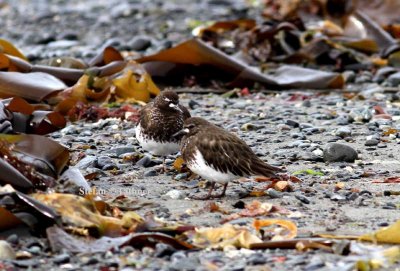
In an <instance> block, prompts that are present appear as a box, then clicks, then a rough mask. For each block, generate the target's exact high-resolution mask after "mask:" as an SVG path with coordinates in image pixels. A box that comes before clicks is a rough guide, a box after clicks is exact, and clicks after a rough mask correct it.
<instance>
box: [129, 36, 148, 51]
mask: <svg viewBox="0 0 400 271" xmlns="http://www.w3.org/2000/svg"><path fill="white" fill-rule="evenodd" d="M128 44H129V46H130V48H131V50H133V51H144V50H146V49H147V48H149V47H150V46H151V39H150V38H147V37H135V38H133V39H132V40H131V41H130V42H129V43H128Z"/></svg>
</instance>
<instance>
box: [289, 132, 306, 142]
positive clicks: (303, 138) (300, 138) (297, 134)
mask: <svg viewBox="0 0 400 271" xmlns="http://www.w3.org/2000/svg"><path fill="white" fill-rule="evenodd" d="M290 136H291V137H292V138H296V139H299V140H305V139H306V136H305V135H304V134H303V133H291V134H290Z"/></svg>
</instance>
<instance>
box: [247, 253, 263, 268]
mask: <svg viewBox="0 0 400 271" xmlns="http://www.w3.org/2000/svg"><path fill="white" fill-rule="evenodd" d="M265 263H267V259H266V257H265V256H264V254H262V253H254V254H251V255H250V257H249V258H248V259H247V264H248V265H260V264H265Z"/></svg>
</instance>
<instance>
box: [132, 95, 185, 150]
mask: <svg viewBox="0 0 400 271" xmlns="http://www.w3.org/2000/svg"><path fill="white" fill-rule="evenodd" d="M189 117H190V113H189V111H188V110H187V109H186V108H185V107H184V106H182V105H180V104H179V96H178V95H177V94H176V93H175V92H173V91H163V92H161V93H160V95H158V96H157V97H156V98H155V99H154V101H153V102H152V103H148V104H147V105H146V106H144V107H143V108H142V110H141V111H140V120H139V124H138V126H137V128H136V138H137V139H138V141H139V143H140V145H141V146H142V148H143V149H145V150H147V151H149V152H151V153H152V154H154V155H163V156H164V155H168V154H171V153H174V152H178V151H179V145H178V144H179V140H178V139H177V138H175V137H173V136H172V135H173V134H175V133H176V132H178V131H179V130H181V129H182V127H183V123H184V121H185V119H187V118H189Z"/></svg>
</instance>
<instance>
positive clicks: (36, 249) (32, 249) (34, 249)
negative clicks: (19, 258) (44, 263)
mask: <svg viewBox="0 0 400 271" xmlns="http://www.w3.org/2000/svg"><path fill="white" fill-rule="evenodd" d="M28 251H29V252H30V253H32V254H34V255H39V254H40V252H41V251H42V249H41V247H39V246H31V247H30V248H28Z"/></svg>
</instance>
